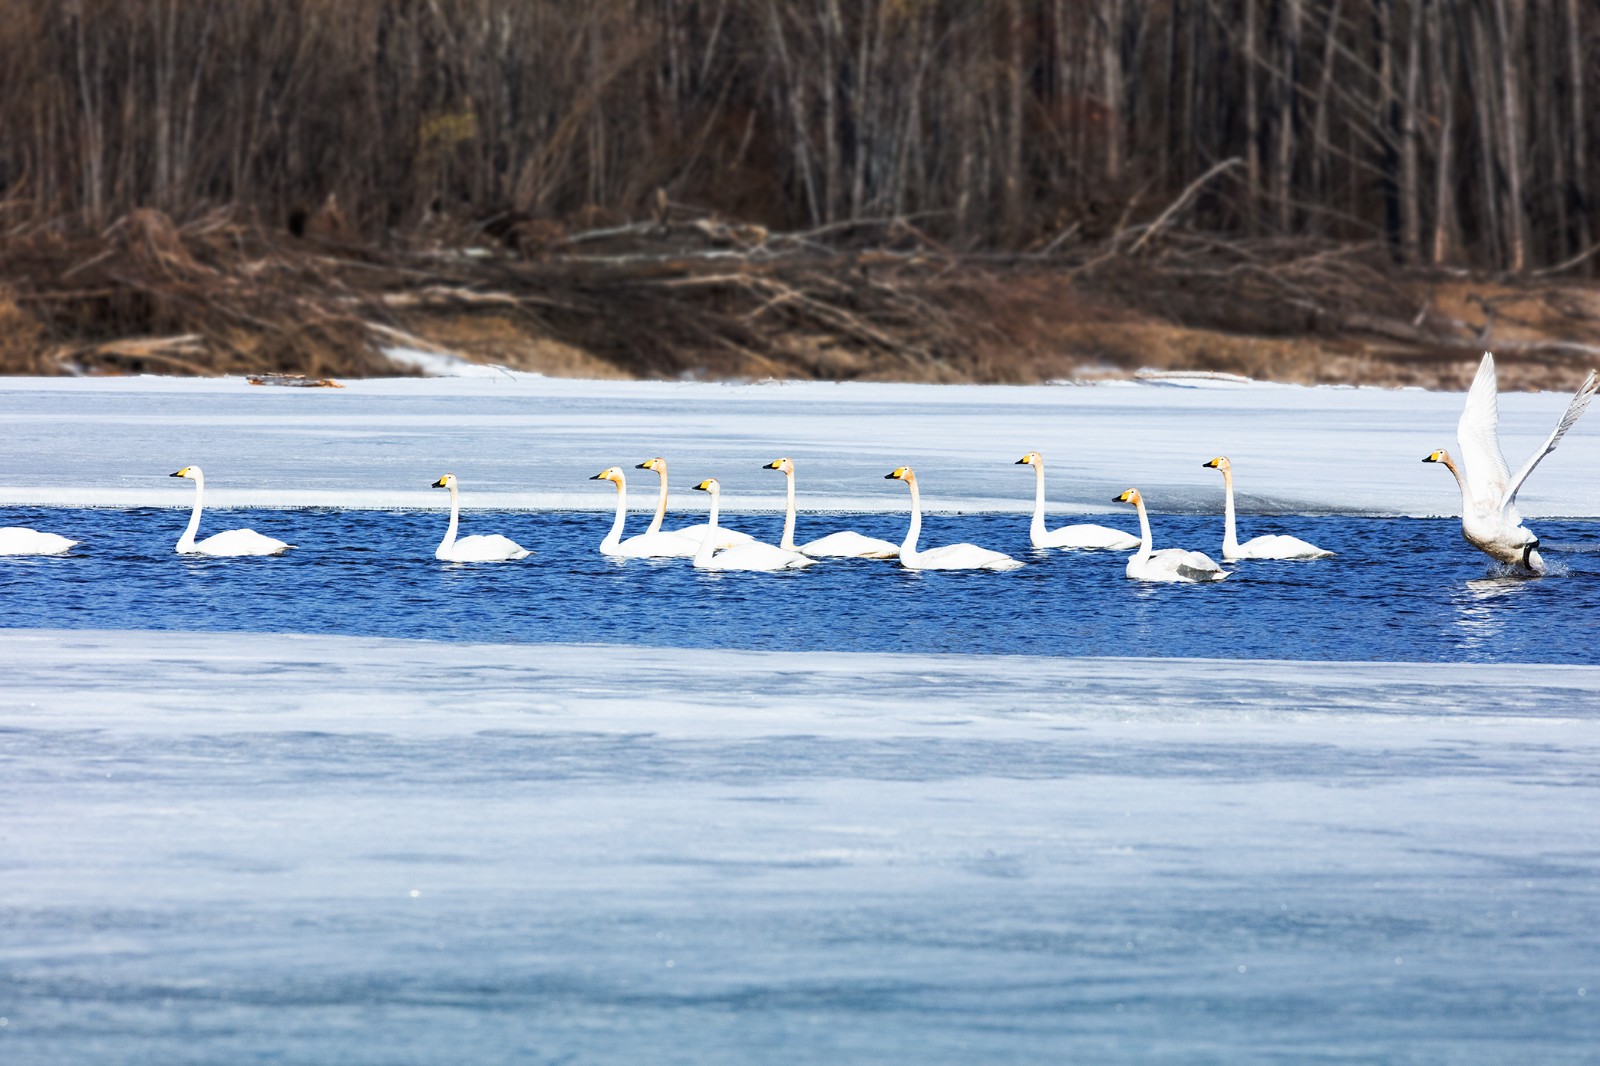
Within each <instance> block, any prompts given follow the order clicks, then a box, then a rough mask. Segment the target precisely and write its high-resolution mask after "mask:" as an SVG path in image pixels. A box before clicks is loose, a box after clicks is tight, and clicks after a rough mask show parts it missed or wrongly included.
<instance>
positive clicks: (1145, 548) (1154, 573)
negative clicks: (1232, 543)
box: [1112, 489, 1228, 583]
mask: <svg viewBox="0 0 1600 1066" xmlns="http://www.w3.org/2000/svg"><path fill="white" fill-rule="evenodd" d="M1112 502H1113V503H1131V504H1133V505H1134V506H1135V507H1136V508H1138V509H1139V550H1138V551H1137V552H1135V553H1134V554H1133V555H1131V556H1129V557H1128V569H1127V574H1128V576H1129V577H1131V578H1133V579H1134V580H1135V581H1191V582H1196V583H1198V582H1203V581H1221V580H1222V579H1223V578H1225V577H1227V576H1228V571H1226V570H1224V569H1222V567H1220V566H1218V565H1217V564H1216V563H1215V562H1213V561H1212V559H1211V557H1210V556H1209V555H1207V554H1205V553H1204V552H1192V551H1185V550H1184V549H1182V548H1162V549H1161V550H1160V551H1152V550H1151V549H1150V516H1149V515H1148V514H1146V513H1145V509H1144V497H1143V496H1141V495H1139V490H1138V489H1128V490H1127V491H1125V492H1124V493H1122V495H1120V496H1118V497H1117V498H1116V499H1114V500H1113V501H1112Z"/></svg>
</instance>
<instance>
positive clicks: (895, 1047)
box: [0, 630, 1600, 1066]
mask: <svg viewBox="0 0 1600 1066" xmlns="http://www.w3.org/2000/svg"><path fill="white" fill-rule="evenodd" d="M0 654H3V655H4V658H5V661H6V663H7V669H6V683H5V685H4V686H3V687H0V765H3V766H4V767H5V772H4V773H3V774H0V825H3V826H4V830H3V840H4V865H5V871H6V876H5V877H3V878H0V911H3V913H4V914H5V922H6V933H5V937H4V944H3V947H0V973H3V983H4V987H5V989H6V999H5V1013H6V1015H7V1017H8V1018H9V1019H10V1023H11V1024H10V1026H9V1028H8V1029H7V1031H6V1032H5V1034H4V1038H3V1039H4V1043H5V1046H6V1061H7V1062H8V1063H35V1062H38V1063H45V1062H63V1061H100V1060H104V1059H106V1058H107V1055H108V1054H111V1057H112V1058H115V1057H116V1054H120V1053H121V1051H123V1050H126V1049H129V1048H133V1047H137V1050H138V1052H139V1057H140V1058H141V1059H143V1060H149V1061H162V1062H230V1061H239V1060H240V1059H241V1058H248V1057H250V1056H251V1055H252V1054H256V1053H258V1052H259V1051H260V1049H263V1048H266V1049H272V1050H273V1051H274V1052H275V1053H281V1054H282V1057H284V1058H285V1059H287V1060H293V1061H304V1062H392V1061H427V1062H456V1061H461V1062H498V1061H508V1059H507V1049H530V1048H536V1049H537V1050H538V1055H539V1057H540V1058H541V1060H548V1061H564V1060H567V1059H573V1060H577V1059H582V1060H583V1061H596V1062H645V1061H650V1062H655V1061H662V1062H670V1063H684V1064H687V1063H691V1062H714V1063H745V1062H764V1063H765V1062H774V1063H784V1064H800V1063H806V1064H822V1063H827V1064H829V1066H837V1064H841V1063H843V1064H852V1066H853V1064H857V1063H859V1064H863V1066H865V1064H867V1063H881V1062H926V1063H939V1064H946V1063H948V1064H952V1066H953V1064H955V1063H958V1062H969V1061H972V1058H971V1049H973V1048H982V1049H983V1052H982V1056H981V1057H982V1058H983V1060H984V1061H989V1062H1044V1061H1057V1059H1058V1057H1059V1055H1060V1053H1061V1052H1062V1050H1063V1049H1072V1048H1080V1047H1081V1048H1087V1049H1089V1051H1091V1052H1093V1053H1090V1054H1087V1055H1086V1056H1085V1058H1086V1059H1092V1060H1093V1061H1097V1062H1098V1061H1155V1060H1160V1059H1162V1058H1164V1057H1170V1052H1171V1049H1173V1048H1185V1049H1188V1048H1194V1047H1198V1046H1203V1047H1204V1048H1206V1049H1207V1055H1208V1056H1209V1057H1212V1058H1215V1059H1216V1060H1217V1061H1226V1062H1243V1061H1251V1060H1252V1059H1254V1058H1257V1057H1258V1056H1259V1053H1260V1050H1261V1028H1260V1020H1261V1019H1262V1018H1270V1019H1272V1034H1271V1041H1272V1046H1273V1047H1274V1048H1276V1049H1280V1050H1281V1051H1283V1052H1284V1054H1285V1055H1287V1056H1288V1057H1289V1058H1294V1059H1303V1058H1307V1057H1310V1058H1315V1057H1316V1055H1317V1054H1318V1053H1320V1052H1321V1051H1322V1050H1324V1049H1327V1048H1333V1047H1336V1048H1338V1049H1339V1050H1340V1052H1341V1054H1343V1055H1345V1056H1346V1057H1348V1058H1350V1059H1351V1060H1352V1061H1374V1062H1378V1061H1392V1060H1393V1059H1395V1058H1396V1057H1403V1056H1405V1055H1409V1056H1412V1057H1420V1058H1422V1059H1426V1060H1428V1061H1441V1062H1446V1061H1449V1062H1455V1061H1460V1062H1469V1061H1485V1060H1492V1061H1498V1060H1502V1059H1510V1058H1515V1057H1517V1056H1521V1057H1523V1058H1526V1059H1527V1060H1529V1061H1539V1062H1569V1061H1570V1062H1579V1061H1584V1060H1585V1058H1586V1056H1588V1055H1589V1053H1590V1052H1591V1051H1592V1049H1593V1047H1594V1036H1595V1024H1594V1019H1593V1013H1594V1012H1593V1010H1592V1002H1593V1001H1592V999H1586V998H1584V997H1583V996H1580V993H1579V990H1580V989H1585V988H1587V989H1588V991H1590V992H1592V993H1593V994H1596V995H1600V990H1596V989H1594V988H1592V987H1591V986H1593V984H1594V959H1595V958H1596V953H1597V952H1600V932H1597V930H1600V926H1597V924H1596V922H1595V920H1594V919H1595V915H1596V914H1600V856H1597V852H1596V849H1595V848H1594V847H1593V838H1594V831H1593V828H1592V827H1593V825H1594V794H1595V790H1596V784H1597V778H1596V771H1595V767H1596V766H1600V710H1597V708H1600V698H1597V697H1600V668H1596V667H1561V666H1555V667H1552V666H1537V667H1522V666H1457V665H1449V666H1444V665H1416V664H1349V663H1282V662H1229V661H1195V660H1164V661H1151V660H1131V659H1090V660H1046V659H1032V658H1025V657H1013V656H992V657H973V656H919V655H894V656H882V655H865V654H862V655H848V654H809V653H736V652H719V651H669V650H650V649H638V648H631V647H617V646H566V647H514V646H483V645H468V644H437V643H428V642H411V641H393V640H375V639H359V638H330V637H295V636H281V635H280V636H262V635H249V634H230V635H223V634H184V633H139V632H135V633H106V632H89V631H80V632H59V631H26V630H0ZM1330 999H1331V1000H1336V1001H1337V1005H1338V1009H1337V1010H1327V1009H1321V1007H1320V1006H1318V1005H1322V1004H1326V1003H1328V1002H1330ZM1119 1005H1122V1006H1125V1008H1126V1009H1125V1010H1117V1009H1116V1008H1117V1007H1118V1006H1119ZM108 1034H110V1035H108ZM112 1041H114V1045H113V1043H111V1042H112ZM113 1046H114V1048H115V1049H117V1051H116V1053H115V1054H113V1053H111V1052H108V1049H110V1048H113ZM1486 1048H1487V1049H1488V1050H1487V1052H1486ZM663 1049H668V1050H669V1051H670V1053H668V1054H663ZM511 1057H512V1058H520V1057H521V1056H520V1055H516V1054H513V1055H512V1056H511Z"/></svg>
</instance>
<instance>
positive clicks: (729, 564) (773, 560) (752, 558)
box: [711, 540, 816, 570]
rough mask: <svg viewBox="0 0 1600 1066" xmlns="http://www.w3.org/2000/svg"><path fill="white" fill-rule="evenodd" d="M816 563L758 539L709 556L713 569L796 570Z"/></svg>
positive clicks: (813, 560)
mask: <svg viewBox="0 0 1600 1066" xmlns="http://www.w3.org/2000/svg"><path fill="white" fill-rule="evenodd" d="M814 563H816V560H815V559H809V558H807V557H806V556H804V555H801V554H800V553H799V552H792V551H786V550H785V549H783V548H780V547H778V546H777V545H775V544H763V543H762V542H760V541H758V540H752V541H748V542H746V543H744V544H739V545H735V546H734V547H732V548H728V549H727V550H726V551H720V552H718V553H717V554H716V555H713V556H712V557H711V569H713V570H798V569H800V568H802V567H806V566H811V565H813V564H814Z"/></svg>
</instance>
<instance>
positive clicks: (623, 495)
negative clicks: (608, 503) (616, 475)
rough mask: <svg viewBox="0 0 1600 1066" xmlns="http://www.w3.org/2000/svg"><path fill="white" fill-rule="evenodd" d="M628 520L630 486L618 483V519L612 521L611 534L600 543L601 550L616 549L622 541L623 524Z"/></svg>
mask: <svg viewBox="0 0 1600 1066" xmlns="http://www.w3.org/2000/svg"><path fill="white" fill-rule="evenodd" d="M627 519H628V486H627V485H625V484H624V483H623V482H621V481H619V482H617V517H616V518H614V519H612V521H611V532H610V533H607V534H606V539H605V540H602V541H601V542H600V548H601V550H602V551H603V550H605V549H606V548H615V547H616V546H617V545H618V544H619V543H621V541H622V524H623V523H624V522H626V521H627Z"/></svg>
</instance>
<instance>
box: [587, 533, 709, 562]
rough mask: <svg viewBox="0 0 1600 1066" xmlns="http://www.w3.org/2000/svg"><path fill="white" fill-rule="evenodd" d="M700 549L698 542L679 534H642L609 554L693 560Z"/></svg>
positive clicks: (635, 557)
mask: <svg viewBox="0 0 1600 1066" xmlns="http://www.w3.org/2000/svg"><path fill="white" fill-rule="evenodd" d="M699 547H700V544H699V542H698V541H695V540H691V539H690V538H688V537H685V536H683V535H681V534H678V533H665V532H663V533H640V534H639V535H638V536H636V537H629V538H628V539H627V540H625V541H623V542H622V543H620V544H618V545H617V546H616V548H614V549H613V550H612V551H610V552H608V553H607V554H609V555H620V556H623V557H625V558H629V559H692V558H694V553H695V552H696V551H697V550H698V549H699Z"/></svg>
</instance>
